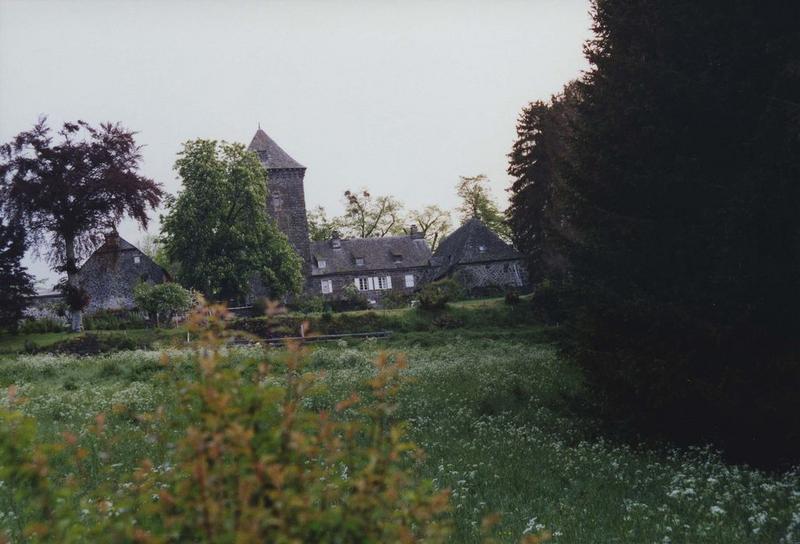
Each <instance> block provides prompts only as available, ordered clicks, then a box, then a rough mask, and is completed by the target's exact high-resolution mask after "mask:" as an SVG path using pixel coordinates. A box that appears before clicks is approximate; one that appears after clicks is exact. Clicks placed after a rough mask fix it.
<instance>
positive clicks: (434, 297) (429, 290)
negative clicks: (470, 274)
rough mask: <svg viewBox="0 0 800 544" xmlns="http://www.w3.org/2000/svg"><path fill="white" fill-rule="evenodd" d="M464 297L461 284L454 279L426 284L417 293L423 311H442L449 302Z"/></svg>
mask: <svg viewBox="0 0 800 544" xmlns="http://www.w3.org/2000/svg"><path fill="white" fill-rule="evenodd" d="M463 297H464V289H463V288H462V287H461V284H460V283H458V282H457V281H455V280H454V279H452V278H445V279H442V280H438V281H434V282H431V283H427V284H425V285H424V286H423V287H422V289H420V290H419V293H417V301H418V302H419V307H420V308H421V309H422V310H428V311H430V310H442V309H444V308H445V307H446V306H447V303H448V302H453V301H455V300H459V299H461V298H463Z"/></svg>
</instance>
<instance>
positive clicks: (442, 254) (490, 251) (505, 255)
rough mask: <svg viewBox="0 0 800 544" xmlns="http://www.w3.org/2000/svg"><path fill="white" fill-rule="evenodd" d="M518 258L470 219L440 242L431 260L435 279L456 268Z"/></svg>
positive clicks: (491, 232) (497, 238) (511, 249)
mask: <svg viewBox="0 0 800 544" xmlns="http://www.w3.org/2000/svg"><path fill="white" fill-rule="evenodd" d="M521 257H522V255H521V254H520V253H519V252H518V251H517V250H515V249H514V248H513V247H511V246H510V245H508V244H507V243H505V242H504V241H503V240H501V239H500V237H499V236H498V235H497V234H495V233H494V232H493V231H492V230H491V229H490V228H489V227H487V226H486V225H484V224H483V222H482V221H481V220H480V219H477V218H474V217H473V218H472V219H470V220H469V221H467V222H466V223H464V224H463V225H461V226H460V227H458V228H457V229H456V230H455V231H453V233H452V234H450V236H448V237H447V238H445V239H444V240H442V243H441V244H439V247H437V248H436V251H435V252H434V254H433V258H432V260H431V262H432V264H433V266H434V267H436V274H435V275H436V277H441V276H442V275H443V274H445V273H446V272H447V271H448V270H449V269H450V268H451V267H453V266H455V265H457V264H471V263H482V262H489V261H505V260H512V259H519V258H521Z"/></svg>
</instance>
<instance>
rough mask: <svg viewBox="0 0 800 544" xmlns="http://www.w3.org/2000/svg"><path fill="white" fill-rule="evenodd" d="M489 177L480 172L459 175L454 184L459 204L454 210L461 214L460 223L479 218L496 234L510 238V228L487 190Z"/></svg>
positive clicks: (506, 238)
mask: <svg viewBox="0 0 800 544" xmlns="http://www.w3.org/2000/svg"><path fill="white" fill-rule="evenodd" d="M488 184H489V178H487V177H486V176H485V175H483V174H480V175H477V176H472V177H468V176H459V181H458V184H456V193H457V194H458V196H459V198H460V199H461V204H459V206H458V207H457V208H456V211H457V212H458V213H459V214H460V215H461V223H462V224H463V223H466V222H467V221H469V220H470V219H472V218H473V217H476V218H478V219H480V220H481V221H482V222H483V224H484V225H486V226H487V227H489V228H490V229H492V230H493V231H494V232H495V233H497V235H498V236H500V237H501V238H503V239H505V240H510V235H511V232H510V229H509V227H508V223H506V220H505V217H504V216H503V213H502V212H501V211H500V210H499V209H498V208H497V204H496V203H495V201H494V199H493V198H492V195H491V193H490V192H489V187H488Z"/></svg>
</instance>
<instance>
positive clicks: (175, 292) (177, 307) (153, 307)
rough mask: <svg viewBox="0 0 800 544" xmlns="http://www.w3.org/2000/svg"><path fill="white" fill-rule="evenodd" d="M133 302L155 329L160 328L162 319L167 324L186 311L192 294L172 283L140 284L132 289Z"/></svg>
mask: <svg viewBox="0 0 800 544" xmlns="http://www.w3.org/2000/svg"><path fill="white" fill-rule="evenodd" d="M133 300H134V301H135V302H136V306H137V307H138V308H139V309H140V310H143V311H145V312H147V314H148V315H149V316H150V319H152V320H153V321H154V322H155V324H156V327H160V326H161V318H162V317H163V318H164V320H165V321H166V322H169V321H171V320H172V318H173V317H174V316H176V315H180V314H182V313H185V312H186V311H188V310H189V309H190V308H191V307H192V302H193V300H192V293H191V292H190V291H188V290H186V289H184V288H183V287H181V286H180V285H178V284H177V283H173V282H166V283H159V284H157V285H153V284H152V283H147V282H142V283H140V284H138V285H137V286H136V287H134V289H133Z"/></svg>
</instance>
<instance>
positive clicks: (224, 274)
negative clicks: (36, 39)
mask: <svg viewBox="0 0 800 544" xmlns="http://www.w3.org/2000/svg"><path fill="white" fill-rule="evenodd" d="M175 169H176V170H177V171H178V175H179V176H180V178H181V181H182V183H183V190H182V191H181V192H180V193H179V195H178V196H177V198H170V199H168V200H167V213H166V215H165V216H164V217H163V218H162V242H163V245H164V250H165V252H166V255H167V257H168V258H169V260H170V261H173V262H176V263H178V264H177V268H178V280H179V281H180V283H182V284H183V285H184V286H186V287H189V288H192V289H195V290H197V291H200V292H201V293H203V294H204V295H206V296H207V297H209V298H211V299H214V300H228V299H239V298H242V297H244V296H246V295H247V294H248V293H249V292H250V289H251V285H252V282H253V280H254V279H258V280H260V281H261V282H262V283H263V285H264V286H265V287H266V289H267V290H268V291H269V295H270V296H274V297H279V296H283V295H285V294H286V293H290V292H296V291H298V290H299V289H300V285H301V283H302V276H301V260H300V257H299V256H298V255H297V253H296V252H295V251H294V249H293V248H292V246H291V245H290V243H289V241H288V240H287V239H286V236H285V235H284V234H283V233H282V232H281V231H280V230H279V229H278V227H277V226H276V225H275V223H274V221H273V220H272V219H271V218H269V216H268V215H267V211H266V198H267V174H266V170H264V167H263V166H262V165H261V162H260V161H259V159H258V156H257V155H255V154H254V153H251V152H249V151H247V150H246V149H245V147H244V146H243V145H241V144H237V143H226V142H221V143H218V142H216V141H214V140H202V139H198V140H192V141H189V142H186V143H185V144H184V145H183V150H182V151H181V152H180V153H179V155H178V160H177V161H176V162H175Z"/></svg>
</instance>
